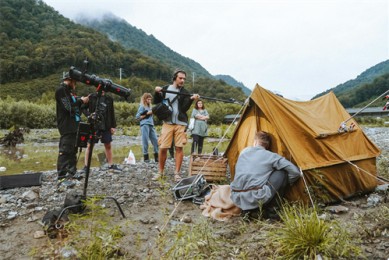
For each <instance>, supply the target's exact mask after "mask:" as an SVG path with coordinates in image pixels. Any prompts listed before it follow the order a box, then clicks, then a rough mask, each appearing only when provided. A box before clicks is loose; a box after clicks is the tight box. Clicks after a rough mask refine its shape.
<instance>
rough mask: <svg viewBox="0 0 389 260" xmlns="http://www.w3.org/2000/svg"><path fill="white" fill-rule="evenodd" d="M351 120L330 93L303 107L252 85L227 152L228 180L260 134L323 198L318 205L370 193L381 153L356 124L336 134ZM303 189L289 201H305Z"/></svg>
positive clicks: (296, 190) (299, 185) (294, 191)
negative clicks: (297, 169)
mask: <svg viewBox="0 0 389 260" xmlns="http://www.w3.org/2000/svg"><path fill="white" fill-rule="evenodd" d="M349 118H350V115H349V114H348V113H347V111H346V110H345V109H344V108H343V106H342V105H341V104H340V102H339V101H338V99H337V98H336V96H335V95H334V94H333V93H332V92H330V93H328V94H326V95H324V96H321V97H319V98H317V99H315V100H311V101H306V102H301V101H292V100H288V99H285V98H283V97H280V96H278V95H275V94H273V93H272V92H270V91H268V90H266V89H264V88H262V87H261V86H259V85H256V87H255V89H254V90H253V92H252V94H251V96H250V100H249V104H248V105H247V106H246V108H245V109H244V111H243V113H242V116H241V119H240V121H239V123H238V125H237V127H236V129H235V132H234V135H233V137H232V139H231V141H230V144H229V146H228V147H227V150H226V152H225V154H226V156H227V158H228V163H229V166H230V170H231V178H232V179H233V178H234V174H235V172H234V169H235V164H236V160H237V158H238V156H239V153H240V152H241V151H242V150H243V149H244V148H245V147H247V146H251V145H252V143H253V140H254V134H255V133H256V132H257V131H260V130H262V131H266V132H268V133H270V135H271V137H272V145H271V149H270V150H271V151H273V152H275V153H278V154H280V155H282V156H284V157H285V158H286V159H288V160H289V161H291V162H293V163H294V164H295V165H297V166H298V167H299V168H301V170H302V171H303V173H304V177H306V179H307V182H308V185H309V187H310V188H311V189H313V190H315V189H316V190H317V192H316V193H318V194H325V195H326V196H325V198H324V195H323V197H321V199H322V200H324V201H326V202H330V201H336V200H339V199H340V198H345V197H349V196H352V195H353V194H357V193H360V192H367V191H370V190H373V189H374V188H375V186H376V185H377V181H376V178H375V177H376V164H375V162H376V157H377V156H378V155H379V154H380V150H379V149H378V147H377V146H376V145H375V144H374V143H372V142H371V141H370V140H369V138H368V137H367V136H366V135H365V133H364V132H363V131H362V129H361V128H360V127H359V126H358V124H357V122H356V121H355V120H354V119H351V120H349V121H348V122H347V125H348V126H349V125H351V124H354V125H355V129H354V131H351V132H344V133H339V132H338V129H339V126H340V124H341V123H342V122H344V121H345V120H347V119H349ZM350 163H353V164H354V165H357V166H359V167H361V168H362V169H363V171H361V170H359V169H358V168H357V167H355V166H353V165H352V164H350ZM365 172H367V173H365ZM304 186H305V185H303V179H300V180H299V181H298V183H297V185H294V187H292V188H291V190H290V191H289V192H287V197H288V198H289V199H291V200H304V201H308V197H307V191H306V189H305V187H304ZM316 193H314V194H313V196H315V194H316Z"/></svg>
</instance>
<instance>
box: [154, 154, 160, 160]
mask: <svg viewBox="0 0 389 260" xmlns="http://www.w3.org/2000/svg"><path fill="white" fill-rule="evenodd" d="M154 161H155V162H159V161H158V153H155V154H154Z"/></svg>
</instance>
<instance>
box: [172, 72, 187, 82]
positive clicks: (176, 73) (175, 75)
mask: <svg viewBox="0 0 389 260" xmlns="http://www.w3.org/2000/svg"><path fill="white" fill-rule="evenodd" d="M178 73H184V74H185V76H186V72H185V71H183V70H180V69H177V70H176V71H175V72H174V74H173V81H175V80H176V78H177V75H178Z"/></svg>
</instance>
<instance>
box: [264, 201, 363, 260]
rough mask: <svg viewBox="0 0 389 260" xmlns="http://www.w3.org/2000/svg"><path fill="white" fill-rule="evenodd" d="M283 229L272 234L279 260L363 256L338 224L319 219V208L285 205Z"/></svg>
mask: <svg viewBox="0 0 389 260" xmlns="http://www.w3.org/2000/svg"><path fill="white" fill-rule="evenodd" d="M280 217H281V220H282V221H283V224H282V227H281V228H276V229H273V230H271V231H270V232H269V234H268V237H269V239H270V243H272V244H273V245H274V250H275V251H274V252H275V255H276V256H277V257H282V258H284V259H317V258H318V257H319V256H320V257H322V258H329V259H336V258H342V257H343V258H353V257H357V256H362V253H361V249H360V248H359V247H358V246H357V245H355V244H354V243H353V242H352V239H351V235H350V233H349V232H348V231H347V230H346V229H345V228H342V227H341V226H340V225H339V223H338V222H336V221H325V220H322V219H320V218H319V217H318V212H317V211H316V208H308V207H307V206H303V205H298V204H294V205H288V204H286V205H284V207H283V209H282V210H281V212H280Z"/></svg>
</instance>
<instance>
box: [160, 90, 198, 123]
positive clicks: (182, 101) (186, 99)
mask: <svg viewBox="0 0 389 260" xmlns="http://www.w3.org/2000/svg"><path fill="white" fill-rule="evenodd" d="M168 87H169V85H167V86H164V87H162V89H163V90H167V89H168ZM179 93H181V94H186V95H178V98H177V101H178V110H179V111H178V119H179V120H180V121H182V122H185V123H188V115H187V114H186V112H187V111H188V110H189V108H190V106H191V105H192V103H193V99H190V96H189V95H190V93H189V92H188V91H187V90H186V89H185V88H184V87H182V88H181V89H180V92H179ZM165 96H166V92H155V93H154V99H153V101H154V104H158V103H161V102H162V101H163V100H164V99H165Z"/></svg>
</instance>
